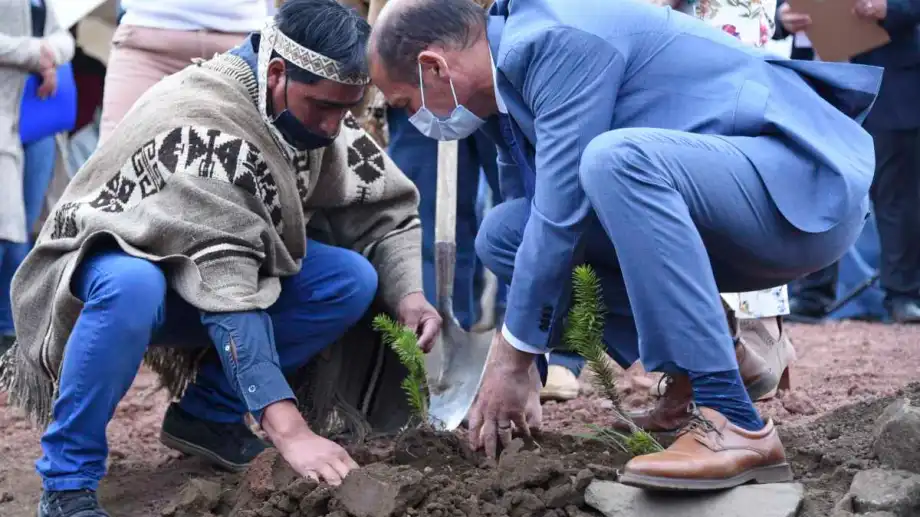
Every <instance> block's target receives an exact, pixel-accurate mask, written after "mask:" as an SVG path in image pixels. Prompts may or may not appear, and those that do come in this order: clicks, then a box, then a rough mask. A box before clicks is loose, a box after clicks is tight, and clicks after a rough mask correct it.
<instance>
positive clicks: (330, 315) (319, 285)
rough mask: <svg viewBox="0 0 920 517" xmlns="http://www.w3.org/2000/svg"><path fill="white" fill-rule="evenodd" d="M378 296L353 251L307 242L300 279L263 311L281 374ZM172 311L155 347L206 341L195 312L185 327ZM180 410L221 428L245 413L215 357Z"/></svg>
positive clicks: (286, 283)
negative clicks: (187, 338) (190, 338)
mask: <svg viewBox="0 0 920 517" xmlns="http://www.w3.org/2000/svg"><path fill="white" fill-rule="evenodd" d="M376 292H377V273H376V271H375V270H374V268H373V266H371V264H370V262H368V261H367V259H365V258H364V257H362V256H361V255H360V254H358V253H355V252H353V251H351V250H347V249H344V248H337V247H334V246H329V245H326V244H323V243H320V242H317V241H313V240H310V241H308V244H307V256H306V257H305V258H304V260H303V264H302V266H301V269H300V273H298V274H297V275H295V276H292V277H288V278H285V279H283V280H282V283H281V295H280V296H279V298H278V300H277V301H276V302H275V303H274V304H273V305H272V306H271V307H269V308H268V310H267V311H266V312H267V313H268V315H269V317H270V318H271V321H272V328H273V335H274V340H275V346H276V348H277V350H278V359H279V362H280V365H281V368H282V370H283V371H284V373H285V374H288V375H289V374H292V373H294V372H295V371H296V370H297V369H298V368H299V367H300V366H302V365H304V364H306V363H307V362H308V361H309V360H310V359H311V358H312V357H313V356H314V355H316V354H317V353H319V352H321V351H322V350H323V349H324V348H326V347H327V346H329V345H331V344H332V343H333V342H335V340H336V339H338V338H339V337H341V336H342V335H343V334H344V333H345V331H347V330H348V329H349V328H350V327H351V326H352V325H354V324H355V323H356V322H357V321H358V320H359V319H361V317H362V316H363V315H364V313H365V312H366V311H367V308H368V307H369V306H370V304H371V302H372V301H373V299H374V295H375V294H376ZM172 307H173V305H172V303H171V304H170V317H169V320H168V322H167V328H165V329H164V332H163V333H159V334H158V335H157V337H156V341H157V343H161V342H167V341H168V340H169V339H170V338H168V337H166V335H167V332H168V333H169V334H170V335H176V336H178V335H179V334H180V333H183V332H184V333H186V334H187V333H188V331H189V329H194V334H195V336H198V337H195V338H194V340H196V341H198V342H201V339H202V336H203V338H204V339H205V340H207V339H209V338H208V337H207V334H206V333H205V332H204V328H203V327H202V326H201V323H200V321H198V319H199V318H198V316H197V312H195V311H194V310H193V312H191V313H190V314H189V313H186V314H187V316H185V319H187V320H188V321H183V318H182V317H181V315H180V314H176V313H178V312H179V311H174V310H173V309H172ZM183 313H185V311H183ZM205 342H206V341H205ZM179 409H181V410H182V412H183V416H185V415H194V417H196V418H198V419H200V420H205V421H208V422H215V423H220V424H236V423H240V422H242V421H243V416H244V415H245V414H246V412H247V410H246V406H245V405H244V404H243V402H242V401H241V400H240V399H239V397H238V396H237V395H236V393H235V391H234V390H233V387H232V386H230V384H229V381H228V380H227V376H226V374H225V373H224V370H223V367H222V366H221V363H220V360H219V359H218V358H217V357H216V356H209V357H208V358H207V359H206V360H204V361H203V362H202V364H201V366H200V367H199V369H198V375H197V377H196V378H195V382H193V383H192V384H190V385H189V387H188V389H187V390H186V392H185V394H184V395H183V397H182V400H181V401H180V402H179ZM180 432H181V431H180ZM209 447H210V446H209ZM235 464H241V463H235ZM227 467H228V468H232V466H230V465H228V466H227Z"/></svg>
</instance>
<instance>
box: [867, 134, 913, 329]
mask: <svg viewBox="0 0 920 517" xmlns="http://www.w3.org/2000/svg"><path fill="white" fill-rule="evenodd" d="M873 136H874V137H875V158H876V168H875V178H874V179H873V181H872V189H871V193H872V204H873V206H874V208H875V220H876V225H877V228H878V235H879V243H880V245H881V268H880V273H881V285H882V288H883V289H884V290H885V305H886V306H887V308H888V311H889V312H890V314H891V317H892V319H893V320H894V321H897V322H902V323H907V322H909V323H920V238H918V235H920V209H918V208H917V206H918V201H920V200H918V198H920V147H918V146H920V130H918V129H911V130H904V131H877V132H875V133H873Z"/></svg>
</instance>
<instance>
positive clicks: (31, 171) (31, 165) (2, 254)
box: [0, 136, 56, 354]
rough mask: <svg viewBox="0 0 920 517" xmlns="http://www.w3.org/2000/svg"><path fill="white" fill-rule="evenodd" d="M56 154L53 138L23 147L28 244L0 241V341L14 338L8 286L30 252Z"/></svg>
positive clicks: (23, 194) (23, 184) (52, 173)
mask: <svg viewBox="0 0 920 517" xmlns="http://www.w3.org/2000/svg"><path fill="white" fill-rule="evenodd" d="M55 150H56V149H55V141H54V137H53V136H49V137H46V138H42V139H41V140H37V141H35V142H32V143H31V144H29V145H26V146H24V147H23V175H22V176H23V178H22V199H23V204H24V205H25V212H26V228H25V229H26V238H27V239H28V241H27V242H25V243H13V242H5V241H0V339H3V337H5V336H12V335H13V334H14V331H13V314H12V307H11V302H10V284H11V283H12V281H13V274H14V273H15V272H16V269H18V268H19V265H20V264H22V261H23V260H25V258H26V255H27V254H28V253H29V250H30V249H31V242H32V238H31V235H32V230H33V228H34V227H35V223H36V221H38V217H39V216H40V215H41V211H42V203H44V201H45V193H46V192H47V191H48V185H49V184H50V183H51V177H52V176H53V175H54V161H55V158H56V153H55ZM0 347H2V345H0ZM2 353H3V350H2V348H0V354H2Z"/></svg>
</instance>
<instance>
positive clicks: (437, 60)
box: [418, 50, 450, 79]
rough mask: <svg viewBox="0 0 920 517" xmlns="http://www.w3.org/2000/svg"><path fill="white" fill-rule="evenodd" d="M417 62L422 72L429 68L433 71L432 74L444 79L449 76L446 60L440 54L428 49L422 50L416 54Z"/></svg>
mask: <svg viewBox="0 0 920 517" xmlns="http://www.w3.org/2000/svg"><path fill="white" fill-rule="evenodd" d="M418 62H419V63H420V64H421V65H422V73H426V72H428V71H429V70H430V71H432V72H434V75H435V76H436V77H438V78H441V79H446V78H448V77H450V70H449V69H448V68H447V61H446V60H445V59H444V56H442V55H441V54H438V53H436V52H432V51H430V50H423V51H422V52H420V53H419V55H418ZM429 73H430V72H429Z"/></svg>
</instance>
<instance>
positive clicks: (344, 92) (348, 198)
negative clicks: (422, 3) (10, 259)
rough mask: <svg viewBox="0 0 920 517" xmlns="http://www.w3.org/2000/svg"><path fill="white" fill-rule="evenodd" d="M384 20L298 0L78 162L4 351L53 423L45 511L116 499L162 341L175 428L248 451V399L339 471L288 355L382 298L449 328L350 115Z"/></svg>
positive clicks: (385, 162)
mask: <svg viewBox="0 0 920 517" xmlns="http://www.w3.org/2000/svg"><path fill="white" fill-rule="evenodd" d="M368 32H369V28H368V26H367V23H366V22H365V21H363V20H361V19H360V17H359V16H358V15H357V14H356V13H354V12H352V11H350V10H347V9H345V8H343V7H341V6H339V5H338V4H337V3H335V2H334V1H333V0H289V1H288V2H286V3H285V4H284V6H283V7H282V8H281V10H280V11H279V13H278V14H277V16H276V17H275V20H274V21H273V22H272V23H270V24H269V25H268V26H267V27H266V29H265V30H263V31H262V32H261V34H253V35H252V36H250V37H249V38H248V39H247V40H246V41H244V42H243V43H242V44H241V45H240V46H238V47H237V48H235V49H233V50H231V51H230V52H228V53H226V54H222V55H218V56H215V57H214V58H213V59H211V60H209V61H205V62H199V63H197V64H196V65H193V66H190V67H189V68H187V69H185V70H184V71H182V72H180V73H178V74H176V75H174V76H171V77H169V78H167V79H165V80H164V81H162V82H161V83H160V84H158V85H157V86H155V87H154V88H153V89H151V90H150V91H149V92H148V93H147V94H145V95H144V96H143V97H142V98H141V99H140V100H139V101H138V102H137V104H135V106H134V108H133V109H132V110H131V112H129V113H128V115H127V116H126V117H125V119H124V121H123V122H122V123H121V124H120V126H119V127H118V128H117V129H116V130H115V134H114V135H113V138H111V139H110V140H109V141H108V142H106V143H105V144H104V145H103V146H102V147H101V148H100V149H98V150H97V151H96V153H95V154H94V155H93V157H92V158H91V159H90V160H89V161H88V162H87V163H86V165H85V166H84V167H83V169H82V170H81V171H80V172H79V173H78V174H77V176H76V177H75V178H74V180H73V182H72V183H71V184H70V186H69V187H68V189H67V191H66V193H65V194H64V196H63V197H62V199H61V201H60V202H59V204H58V205H57V207H56V208H55V210H54V212H53V214H52V215H51V217H49V219H48V222H47V223H46V225H45V227H44V228H43V229H42V232H41V235H40V237H39V240H38V242H37V245H36V248H35V250H34V251H33V252H32V253H31V254H30V255H29V257H28V258H27V259H26V261H25V263H24V264H23V266H22V268H21V269H20V271H19V272H18V274H17V276H16V278H15V280H14V284H13V305H14V315H15V321H16V329H17V338H18V342H17V344H16V345H15V346H14V347H13V349H12V350H11V351H10V353H8V354H7V355H6V356H5V357H4V358H3V368H2V370H3V379H4V384H5V387H6V388H8V389H9V391H10V394H11V401H12V402H13V403H15V404H17V405H18V406H20V407H22V408H24V409H25V410H26V411H27V412H29V413H30V414H31V415H32V416H33V417H35V418H36V419H37V420H38V421H39V422H41V423H43V424H48V426H47V429H46V431H45V434H44V436H43V437H42V449H43V456H42V458H41V459H40V460H39V461H38V463H37V469H38V472H39V474H40V475H41V477H42V479H43V485H44V494H43V496H42V499H41V502H40V504H39V515H40V516H42V517H75V516H79V517H99V516H106V515H107V514H106V513H105V512H104V511H103V510H102V509H101V508H100V506H99V504H98V502H97V500H96V496H95V490H96V488H97V486H98V484H99V481H100V480H101V478H102V477H103V476H104V474H105V463H106V455H107V444H106V437H105V429H106V425H107V424H108V421H109V420H110V419H111V418H112V415H113V414H114V411H115V407H116V405H117V404H118V401H119V400H120V399H121V398H122V396H124V394H125V392H126V391H127V389H128V387H129V386H130V385H131V382H132V380H133V378H134V376H135V374H136V372H137V370H138V367H139V366H140V364H141V362H142V360H144V359H145V356H146V360H147V363H148V364H149V365H150V366H151V367H153V368H154V369H155V370H156V371H157V372H158V373H159V374H160V375H161V378H162V380H163V382H164V384H165V385H166V386H167V387H168V388H170V390H171V391H172V393H173V394H174V395H176V396H181V399H180V400H179V402H178V403H175V404H173V405H172V406H171V407H170V408H169V410H168V412H167V415H166V418H165V420H164V423H163V431H162V435H161V436H162V439H163V441H164V443H166V444H167V445H168V446H170V447H173V448H175V449H178V450H181V451H183V452H186V453H190V454H196V455H199V456H202V457H204V458H206V459H208V460H210V461H212V462H213V463H216V464H218V465H220V466H223V467H225V468H230V469H240V468H244V467H245V466H246V465H247V464H248V463H249V462H250V461H251V460H252V459H253V458H254V457H255V456H256V455H257V454H258V453H259V452H261V450H262V449H263V448H264V445H263V444H262V442H260V441H259V440H258V438H257V437H256V436H254V435H253V434H252V433H251V432H250V431H249V430H248V428H247V427H246V426H245V424H244V421H243V416H244V415H245V414H246V413H251V414H252V415H253V417H254V418H255V419H256V421H257V422H259V423H260V424H261V426H262V429H263V430H265V432H266V434H267V435H268V437H269V438H270V439H271V440H272V442H273V443H274V445H275V446H276V447H277V448H278V450H279V452H280V453H281V454H282V455H283V456H284V457H285V458H286V459H287V460H288V461H289V462H290V463H291V465H292V466H293V467H294V469H295V470H297V471H298V472H300V473H301V474H303V475H306V476H311V477H315V478H322V479H324V480H326V481H329V482H330V483H332V484H337V483H338V482H340V480H341V478H342V477H344V476H345V475H346V474H347V472H348V471H349V470H350V469H351V468H354V467H355V466H356V465H355V463H354V461H353V460H352V459H351V458H350V457H349V456H348V454H347V453H346V452H345V451H344V450H343V449H342V448H341V447H339V446H338V445H336V444H335V443H333V442H331V441H328V440H325V439H324V438H321V437H320V436H318V435H317V434H316V433H314V432H313V431H311V429H310V427H308V425H307V422H306V421H305V420H304V418H303V417H302V416H301V415H300V412H299V411H298V410H297V407H296V406H295V402H294V393H293V391H292V390H291V388H290V386H289V385H288V383H287V381H286V379H285V374H288V373H292V372H293V371H295V370H297V369H298V368H299V367H300V366H301V365H303V364H305V363H307V362H308V361H309V360H310V359H311V358H312V357H314V356H316V355H317V354H318V353H319V352H321V351H322V350H323V349H325V348H326V347H327V346H328V345H330V344H331V343H333V342H334V341H336V340H337V339H338V338H339V337H340V336H341V335H342V334H343V333H344V332H345V331H346V330H347V329H348V328H349V327H350V326H351V325H353V324H354V323H355V322H356V321H357V320H358V319H360V318H361V317H362V315H363V314H364V313H365V312H366V311H367V309H368V307H369V306H370V304H371V302H372V300H373V299H374V298H375V297H379V299H380V300H381V301H382V302H383V303H384V304H385V306H386V307H387V308H388V309H389V310H391V311H393V312H394V313H396V314H397V315H398V316H399V318H400V320H401V322H402V323H404V324H407V325H409V326H411V327H414V328H416V329H417V330H418V331H419V334H420V338H419V344H420V346H422V347H423V348H426V349H427V348H428V347H430V346H431V343H432V342H433V339H434V337H435V335H436V334H437V332H438V329H439V327H440V317H439V316H438V314H437V312H436V311H435V309H434V308H433V307H431V305H429V304H428V303H427V302H426V301H425V298H424V296H423V295H422V292H421V291H422V283H421V265H420V237H421V235H420V234H421V229H420V227H419V222H418V213H417V204H418V194H417V192H416V189H415V188H414V186H413V185H412V183H411V182H410V181H409V180H408V179H407V178H406V177H405V176H403V174H402V173H401V172H400V171H399V170H398V169H397V168H396V167H395V166H394V165H393V163H392V162H391V161H390V160H389V159H388V158H387V157H386V156H385V155H384V153H383V152H382V151H381V150H380V148H379V147H378V146H377V145H376V144H374V142H373V141H372V140H371V139H370V138H369V137H368V136H367V134H366V133H365V132H364V131H363V130H361V129H360V128H359V127H358V125H357V123H356V122H355V121H354V120H353V119H352V118H351V116H350V115H347V112H348V110H349V109H350V108H351V107H353V106H354V105H357V104H358V103H359V102H361V100H362V97H363V95H364V88H365V85H366V84H367V82H368V79H367V75H366V62H365V46H366V45H365V44H366V40H367V35H368ZM315 228H322V229H323V232H321V234H320V233H317V232H314V229H315ZM320 236H322V237H323V242H319V241H317V240H314V239H316V238H317V237H320ZM332 244H335V246H333V245H332ZM162 345H169V346H168V347H167V346H162ZM212 345H213V346H212ZM214 351H216V353H214Z"/></svg>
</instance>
